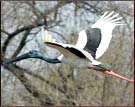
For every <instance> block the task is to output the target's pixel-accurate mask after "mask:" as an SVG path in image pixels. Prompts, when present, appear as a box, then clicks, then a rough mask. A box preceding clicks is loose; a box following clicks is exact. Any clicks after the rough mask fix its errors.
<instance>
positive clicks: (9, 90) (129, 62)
mask: <svg viewBox="0 0 135 107" xmlns="http://www.w3.org/2000/svg"><path fill="white" fill-rule="evenodd" d="M1 6H2V7H1V61H2V63H1V86H2V88H1V94H2V96H1V99H2V105H14V106H15V105H25V106H26V105H33V106H35V105H63V106H65V105H68V106H69V105H75V106H78V105H79V106H82V105H83V106H118V105H121V106H133V105H134V103H133V102H134V95H133V91H134V89H133V84H131V83H128V82H127V81H123V80H120V79H116V78H114V77H111V76H108V75H103V74H101V73H98V72H94V71H92V70H91V71H90V70H84V69H83V70H79V69H76V68H72V67H70V66H68V65H65V64H56V65H53V64H48V63H47V62H44V61H41V60H38V59H27V60H22V61H20V62H17V63H13V64H4V63H3V62H4V61H5V60H6V59H10V58H13V57H16V56H18V55H20V54H23V53H25V52H28V51H30V50H40V51H42V52H44V53H46V54H48V55H49V57H56V56H57V55H58V54H59V52H57V51H54V50H53V49H51V48H49V47H47V46H46V45H45V44H44V43H43V42H42V40H41V35H40V28H41V27H42V26H44V19H45V18H46V19H47V23H48V30H49V33H50V34H51V35H52V36H53V37H54V38H56V39H57V40H58V41H60V42H66V43H72V44H74V43H76V40H77V38H78V32H79V31H80V30H82V29H85V28H87V27H89V26H90V25H91V24H92V23H94V22H95V21H96V20H97V18H98V17H100V16H101V14H103V13H104V12H105V11H116V12H118V13H120V15H121V16H122V17H123V19H124V22H125V23H126V26H120V27H117V29H115V30H114V32H113V38H112V41H111V44H110V46H109V49H108V50H107V52H106V53H105V54H104V56H103V57H102V58H101V59H100V61H103V62H107V63H110V64H112V67H113V70H114V71H115V72H117V73H119V74H121V75H123V76H126V77H128V78H131V79H133V78H134V60H133V54H134V52H133V47H134V46H133V45H134V37H133V34H134V25H133V22H134V21H133V17H134V12H133V6H134V5H133V1H80V0H74V1H70V0H61V1H2V2H1Z"/></svg>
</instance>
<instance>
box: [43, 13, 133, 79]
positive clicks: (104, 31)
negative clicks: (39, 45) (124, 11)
mask: <svg viewBox="0 0 135 107" xmlns="http://www.w3.org/2000/svg"><path fill="white" fill-rule="evenodd" d="M118 16H119V14H118V13H117V14H114V11H112V12H111V13H108V12H105V13H104V14H103V15H102V16H101V17H100V18H99V19H98V20H97V22H96V23H95V24H93V25H92V26H91V27H89V28H88V29H86V30H82V31H80V32H79V38H78V41H77V43H76V45H72V44H64V43H58V42H56V40H55V39H53V38H52V36H51V35H48V31H47V29H45V30H44V28H42V29H41V35H42V39H43V41H44V42H45V44H47V46H49V47H52V48H55V49H57V50H59V51H60V52H61V55H60V56H59V57H57V59H58V60H59V61H61V62H63V63H65V64H68V65H70V66H72V67H76V68H88V69H94V70H98V71H101V72H103V73H106V74H109V75H112V76H115V77H118V78H122V79H125V80H127V81H129V82H134V81H133V80H130V79H127V78H125V77H122V76H120V75H118V74H116V73H114V72H113V71H111V69H112V68H111V67H110V66H109V65H108V64H104V63H101V62H99V61H97V59H98V58H100V57H101V56H102V55H103V54H104V52H105V51H106V50H107V48H108V46H109V44H110V41H111V38H112V31H113V29H114V28H115V27H116V26H118V25H124V24H123V23H122V22H121V20H122V17H118Z"/></svg>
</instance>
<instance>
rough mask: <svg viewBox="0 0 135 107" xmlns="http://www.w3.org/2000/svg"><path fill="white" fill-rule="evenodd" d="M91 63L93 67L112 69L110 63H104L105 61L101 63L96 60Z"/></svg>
mask: <svg viewBox="0 0 135 107" xmlns="http://www.w3.org/2000/svg"><path fill="white" fill-rule="evenodd" d="M92 65H93V66H94V67H95V68H97V69H101V70H111V69H112V67H111V65H109V64H106V63H101V62H98V61H96V60H94V61H92Z"/></svg>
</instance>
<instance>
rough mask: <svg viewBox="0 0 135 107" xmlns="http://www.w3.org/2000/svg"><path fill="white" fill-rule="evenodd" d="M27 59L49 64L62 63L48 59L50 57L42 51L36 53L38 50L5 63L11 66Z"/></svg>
mask: <svg viewBox="0 0 135 107" xmlns="http://www.w3.org/2000/svg"><path fill="white" fill-rule="evenodd" d="M27 58H37V59H42V60H44V61H46V62H48V63H53V64H55V63H61V62H60V61H59V60H58V59H57V58H55V59H50V58H48V56H47V55H46V54H43V53H42V52H40V51H36V50H31V51H29V52H27V53H25V54H23V55H20V56H18V57H15V58H12V59H8V60H6V61H5V62H4V63H5V64H9V63H13V62H17V61H20V60H23V59H27Z"/></svg>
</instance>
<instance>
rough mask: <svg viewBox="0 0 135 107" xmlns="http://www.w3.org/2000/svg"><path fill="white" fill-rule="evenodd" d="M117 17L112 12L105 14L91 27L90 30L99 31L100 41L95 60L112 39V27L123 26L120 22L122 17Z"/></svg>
mask: <svg viewBox="0 0 135 107" xmlns="http://www.w3.org/2000/svg"><path fill="white" fill-rule="evenodd" d="M118 16H119V14H118V13H117V14H114V11H112V12H111V13H108V12H105V13H104V14H103V15H102V16H101V17H100V19H99V20H97V22H96V23H95V24H93V25H92V26H91V28H98V29H100V30H101V40H100V39H99V40H100V43H99V46H98V47H97V50H96V53H95V59H98V58H100V57H101V56H102V55H103V54H104V52H105V51H106V50H107V48H108V46H109V44H110V41H111V38H112V31H113V29H114V27H115V26H117V25H124V24H123V23H122V21H121V20H122V17H118Z"/></svg>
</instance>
